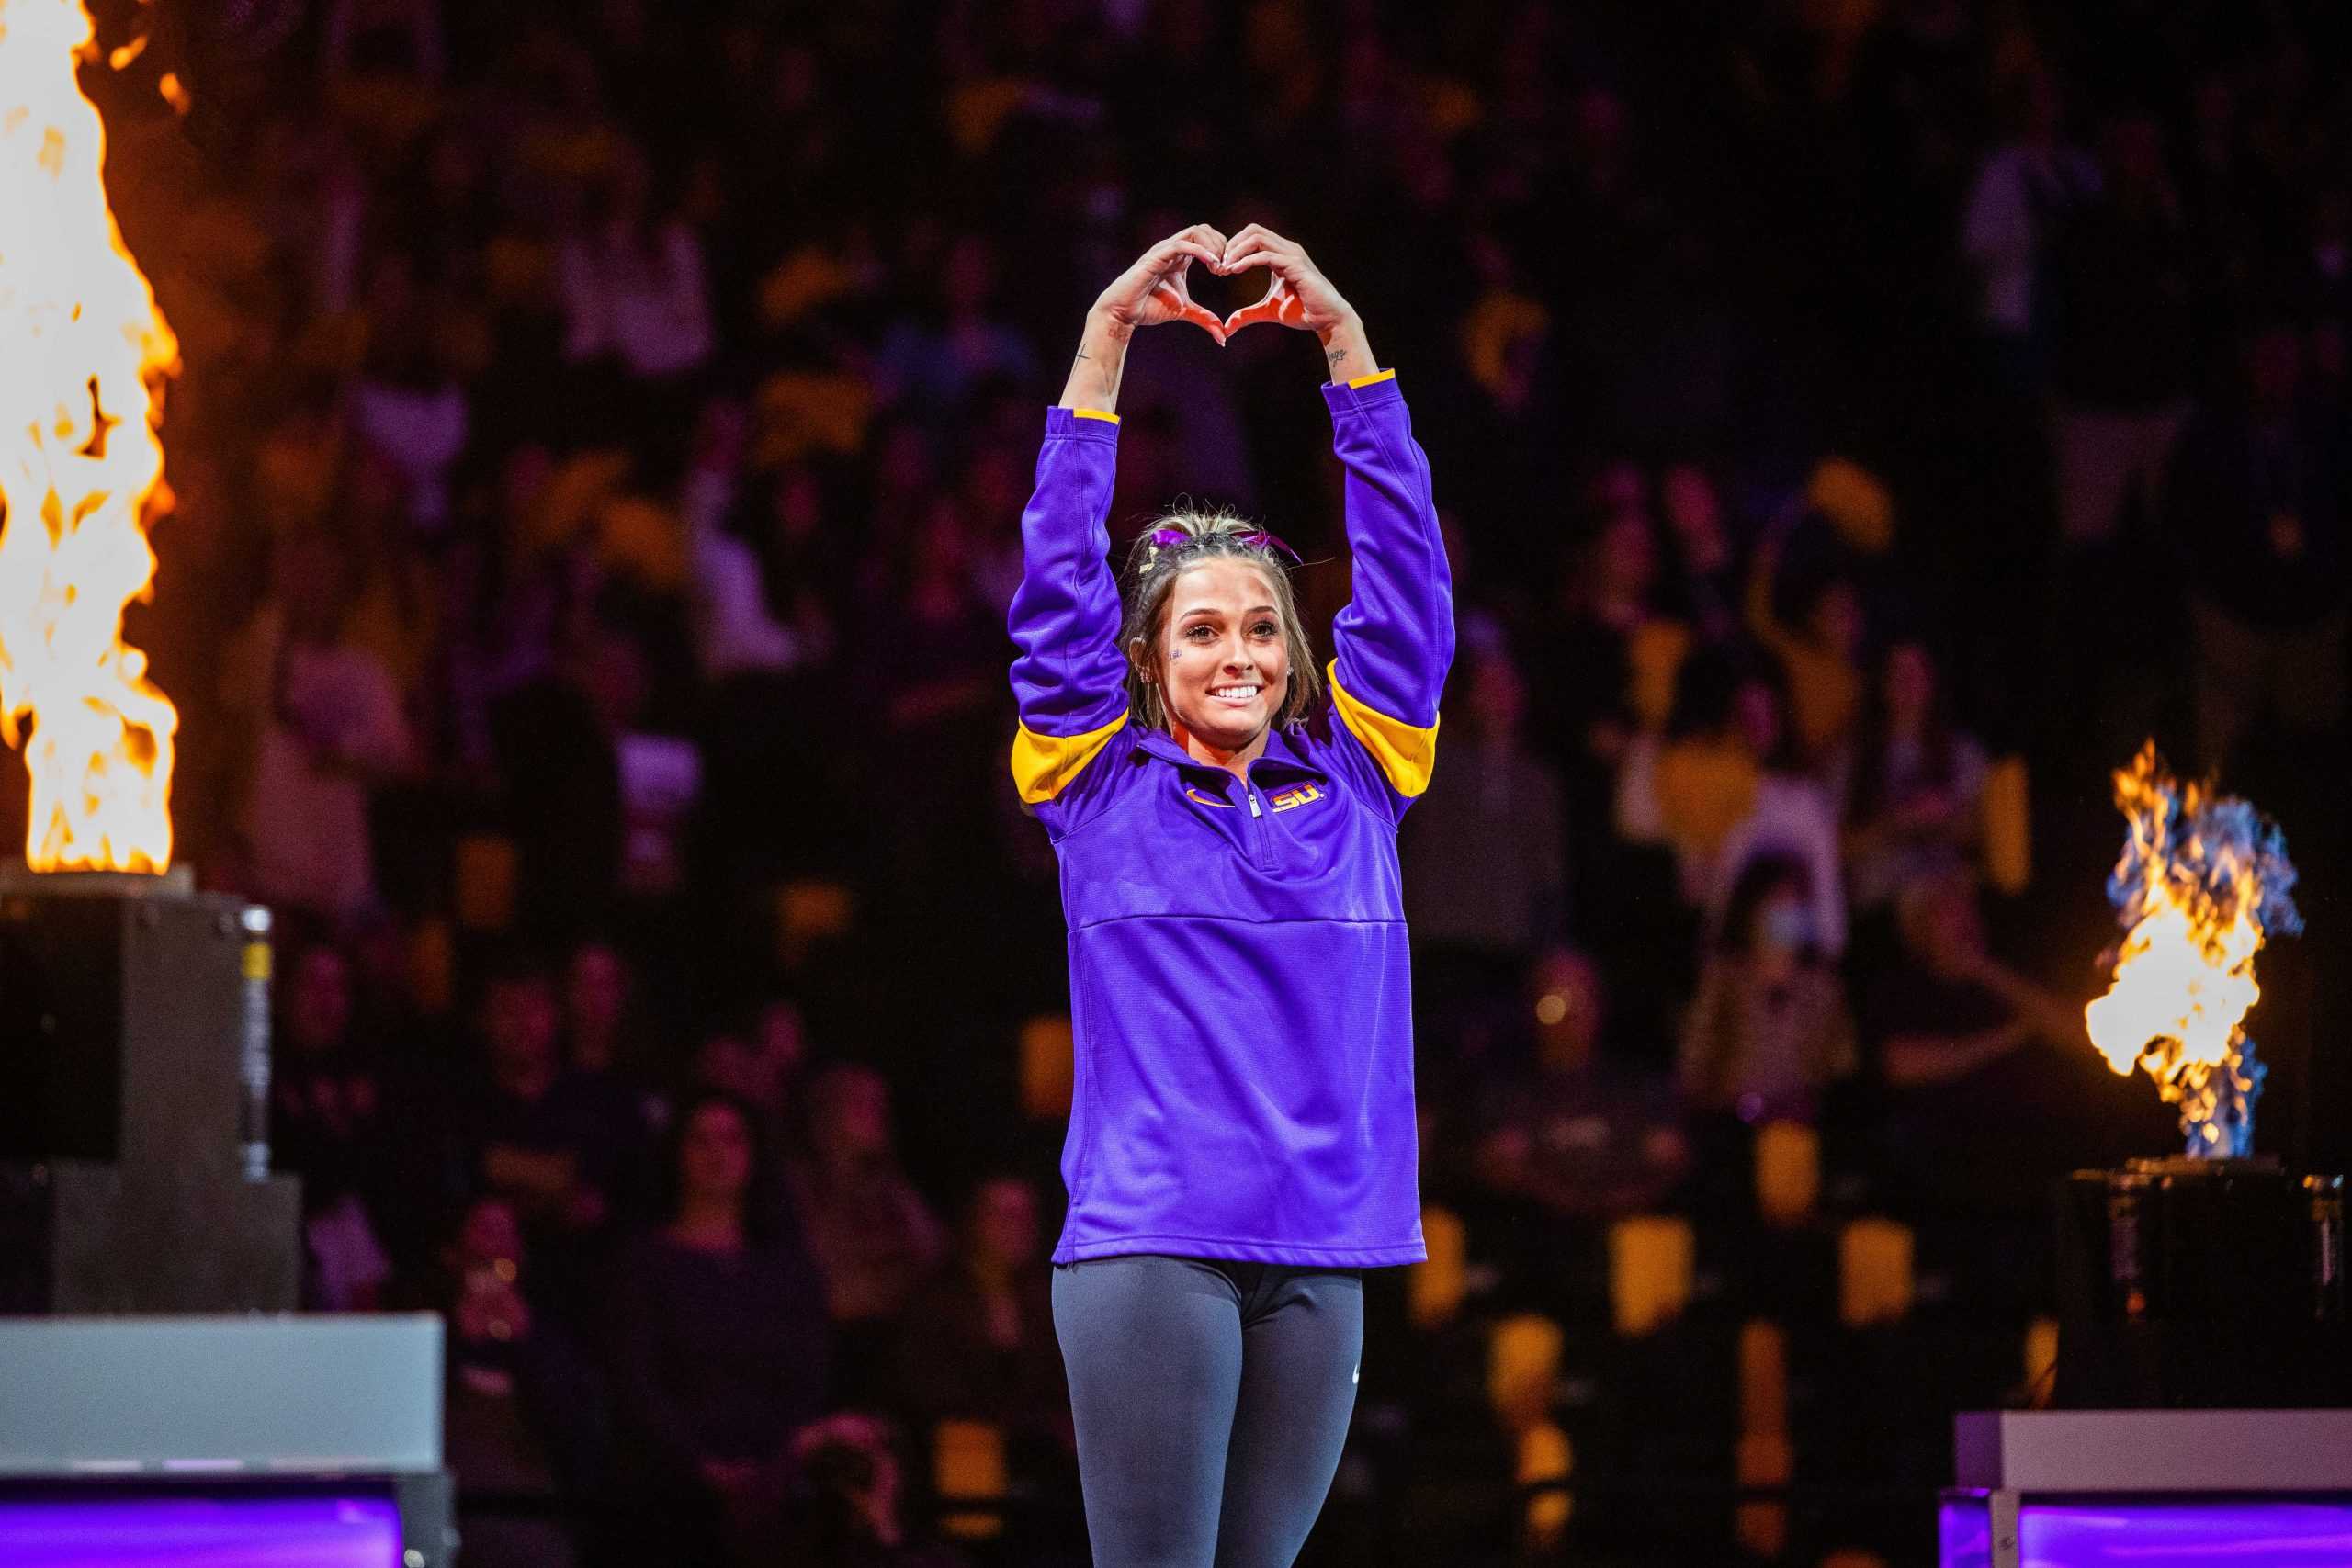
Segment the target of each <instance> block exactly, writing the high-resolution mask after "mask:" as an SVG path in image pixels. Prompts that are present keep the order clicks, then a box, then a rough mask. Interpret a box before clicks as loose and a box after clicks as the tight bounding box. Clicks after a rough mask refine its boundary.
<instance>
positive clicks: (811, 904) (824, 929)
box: [775, 879, 857, 969]
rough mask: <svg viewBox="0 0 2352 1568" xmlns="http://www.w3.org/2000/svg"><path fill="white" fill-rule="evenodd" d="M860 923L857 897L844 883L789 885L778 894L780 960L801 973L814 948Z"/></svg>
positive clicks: (777, 936)
mask: <svg viewBox="0 0 2352 1568" xmlns="http://www.w3.org/2000/svg"><path fill="white" fill-rule="evenodd" d="M856 921H857V895H856V894H854V893H853V892H851V891H850V890H849V889H848V888H846V887H844V886H842V885H841V884H840V883H838V882H821V881H816V880H813V879H809V880H803V881H798V882H787V883H786V884H785V885H784V886H781V887H779V888H777V889H776V894H775V934H776V953H777V956H778V957H779V958H781V959H782V960H783V961H784V966H785V967H786V968H787V969H797V968H798V967H800V964H801V961H802V960H803V959H805V958H806V957H808V955H809V948H810V947H812V946H813V945H815V944H816V943H817V942H820V941H823V940H825V939H826V938H829V937H837V936H841V935H842V934H844V933H845V932H847V931H849V929H850V928H851V927H852V926H853V925H854V924H855V923H856Z"/></svg>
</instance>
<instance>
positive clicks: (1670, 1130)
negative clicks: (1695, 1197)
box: [1476, 948, 1691, 1222]
mask: <svg viewBox="0 0 2352 1568" xmlns="http://www.w3.org/2000/svg"><path fill="white" fill-rule="evenodd" d="M1526 990H1527V992H1528V1002H1529V1006H1528V1009H1527V1012H1528V1016H1529V1017H1530V1018H1531V1019H1532V1021H1533V1026H1534V1027H1533V1036H1534V1040H1533V1044H1534V1050H1533V1060H1532V1062H1531V1063H1529V1064H1528V1065H1527V1066H1526V1067H1524V1068H1522V1069H1521V1071H1520V1072H1519V1073H1517V1074H1515V1075H1512V1076H1510V1077H1505V1078H1501V1079H1498V1080H1497V1081H1495V1082H1493V1083H1491V1084H1489V1085H1488V1087H1487V1092H1486V1094H1485V1095H1484V1096H1483V1099H1484V1104H1483V1106H1482V1107H1481V1111H1480V1114H1479V1118H1478V1121H1479V1130H1478V1132H1477V1134H1476V1138H1477V1147H1478V1155H1477V1171H1478V1175H1479V1177H1480V1179H1482V1180H1483V1181H1484V1183H1485V1184H1486V1185H1487V1186H1488V1187H1491V1188H1493V1189H1494V1190H1497V1191H1498V1192H1500V1193H1504V1194H1507V1195H1514V1196H1518V1197H1522V1198H1526V1199H1529V1200H1532V1201H1534V1202H1535V1203H1537V1204H1538V1205H1540V1206H1541V1207H1542V1208H1544V1210H1546V1211H1547V1212H1549V1213H1551V1214H1553V1215H1555V1216H1556V1217H1558V1218H1560V1219H1565V1220H1570V1221H1588V1222H1589V1221H1605V1220H1609V1219H1613V1218H1616V1217H1618V1216H1620V1215H1623V1214H1629V1213H1640V1212H1641V1211H1643V1210H1646V1209H1654V1208H1656V1207H1657V1206H1658V1205H1659V1204H1660V1203H1661V1202H1663V1201H1665V1200H1666V1198H1667V1196H1668V1193H1670V1192H1672V1191H1673V1190H1674V1188H1675V1187H1676V1185H1677V1184H1678V1183H1679V1181H1680V1180H1681V1179H1682V1178H1683V1176H1684V1174H1685V1173H1686V1172H1687V1170H1688V1168H1689V1165H1690V1160H1691V1149H1690V1145H1689V1144H1688V1142H1687V1141H1686V1140H1685V1139H1684V1137H1683V1134H1682V1131H1681V1120H1682V1117H1681V1106H1680V1103H1679V1098H1678V1096H1677V1094H1676V1092H1675V1088H1674V1085H1673V1083H1672V1082H1671V1081H1670V1080H1668V1079H1667V1078H1665V1077H1662V1076H1657V1075H1653V1074H1652V1073H1649V1072H1647V1071H1645V1069H1644V1068H1642V1067H1641V1066H1636V1065H1635V1063H1636V1062H1638V1061H1639V1060H1640V1055H1641V1054H1639V1053H1635V1052H1634V1051H1632V1050H1630V1049H1628V1048H1625V1047H1623V1046H1622V1045H1619V1046H1613V1047H1612V1046H1611V1044H1610V1043H1609V1040H1608V1035H1609V1029H1610V1019H1609V1011H1608V1001H1607V991H1606V987H1605V986H1604V984H1603V982H1602V979H1601V976H1600V969H1599V968H1598V967H1597V966H1595V964H1593V962H1592V960H1591V959H1589V958H1588V957H1586V956H1585V955H1584V954H1583V953H1577V952H1576V951H1574V950H1572V949H1568V948H1555V949H1553V950H1552V951H1550V952H1548V953H1544V955H1543V956H1542V957H1540V958H1539V959H1537V960H1536V961H1535V963H1534V964H1533V965H1532V968H1531V969H1530V970H1529V973H1528V977H1527V981H1526Z"/></svg>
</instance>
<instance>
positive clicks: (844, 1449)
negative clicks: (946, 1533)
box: [771, 1411, 965, 1568]
mask: <svg viewBox="0 0 2352 1568" xmlns="http://www.w3.org/2000/svg"><path fill="white" fill-rule="evenodd" d="M898 1450H899V1435H898V1433H897V1432H896V1431H894V1430H893V1429H892V1427H891V1426H890V1424H889V1423H888V1422H887V1421H885V1420H882V1419H881V1418H879V1417H877V1416H870V1415H865V1414H863V1413H860V1412H855V1411H843V1412H842V1413H840V1414H838V1415H834V1416H827V1417H826V1418H825V1419H823V1420H821V1421H818V1422H815V1423H813V1424H811V1425H810V1426H809V1427H804V1428H803V1429H802V1430H801V1432H800V1434H799V1436H798V1437H797V1438H796V1439H795V1441H794V1443H793V1458H794V1460H795V1461H796V1462H797V1464H798V1465H799V1466H800V1468H801V1470H802V1472H804V1473H805V1474H806V1475H807V1476H808V1478H809V1493H810V1496H809V1501H808V1502H807V1503H806V1504H805V1505H804V1506H802V1507H801V1508H800V1509H799V1511H798V1513H797V1517H795V1518H794V1519H793V1521H792V1524H791V1529H790V1532H789V1535H788V1537H787V1540H788V1545H787V1547H786V1551H785V1553H784V1555H782V1556H781V1557H778V1558H775V1559H771V1561H775V1562H823V1563H828V1564H839V1565H840V1568H963V1564H964V1562H965V1559H964V1556H963V1554H962V1553H960V1552H958V1551H955V1550H954V1549H952V1548H950V1547H946V1546H943V1545H941V1544H940V1543H939V1542H937V1541H935V1540H931V1539H930V1538H929V1537H928V1536H926V1535H925V1534H923V1533H922V1532H921V1531H919V1530H915V1529H910V1528H909V1526H908V1524H907V1522H906V1519H905V1516H904V1512H903V1507H904V1504H903V1498H904V1495H905V1490H906V1488H905V1482H904V1480H903V1479H902V1477H903V1475H904V1467H903V1465H902V1464H901V1462H900V1461H899V1452H898Z"/></svg>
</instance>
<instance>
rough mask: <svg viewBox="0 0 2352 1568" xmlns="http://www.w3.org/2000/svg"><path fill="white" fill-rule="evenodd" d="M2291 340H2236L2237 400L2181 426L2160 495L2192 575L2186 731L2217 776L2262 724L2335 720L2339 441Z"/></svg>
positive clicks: (2324, 725)
mask: <svg viewBox="0 0 2352 1568" xmlns="http://www.w3.org/2000/svg"><path fill="white" fill-rule="evenodd" d="M2301 358H2302V338H2301V334H2300V333H2299V332H2298V331H2297V330H2296V328H2295V326H2294V324H2293V323H2291V322H2289V321H2270V322H2267V323H2266V324H2265V325H2263V326H2262V327H2261V328H2260V329H2259V330H2257V331H2256V332H2254V333H2251V334H2249V335H2248V337H2247V338H2246V340H2245V344H2244V369H2245V376H2244V380H2243V388H2242V390H2241V392H2240V393H2239V395H2238V396H2236V397H2233V398H2231V399H2229V400H2226V401H2224V402H2223V403H2222V404H2221V405H2220V406H2218V407H2216V408H2214V409H2212V410H2211V411H2210V412H2206V413H2203V414H2200V415H2199V416H2198V417H2197V418H2196V419H2195V420H2193V421H2191V422H2190V423H2189V426H2188V429H2187V430H2186V431H2185V432H2184V433H2183V434H2182V435H2181V439H2180V449H2179V451H2178V453H2177V456H2176V459H2175V464H2174V469H2173V475H2174V478H2173V483H2172V486H2171V488H2170V489H2169V491H2167V496H2166V499H2167V502H2168V503H2169V506H2170V511H2171V517H2170V526H2171V532H2172V536H2173V538H2174V540H2175V542H2176V547H2177V549H2178V550H2179V551H2180V553H2181V558H2182V563H2183V566H2184V568H2185V569H2186V570H2187V572H2188V581H2189V582H2190V583H2191V584H2192V587H2191V589H2190V592H2189V625H2190V627H2191V630H2192V631H2193V632H2194V634H2195V638H2196V650H2197V661H2196V677H2195V679H2196V699H2197V733H2198V745H2199V751H2200V752H2201V754H2202V755H2203V757H2204V758H2205V762H2206V766H2207V767H2208V768H2209V769H2211V770H2215V771H2218V770H2220V769H2221V768H2222V767H2224V766H2226V765H2227V764H2228V763H2229V761H2231V760H2232V758H2233V755H2234V754H2235V752H2236V750H2237V749H2238V746H2239V743H2240V742H2241V741H2243V740H2244V739H2245V737H2246V735H2247V734H2248V732H2249V731H2250V730H2251V729H2252V728H2254V727H2255V726H2256V724H2258V723H2260V722H2262V721H2264V720H2265V719H2269V720H2273V721H2275V722H2277V723H2278V724H2281V725H2283V726H2285V727H2286V728H2288V729H2290V731H2291V732H2293V733H2295V734H2296V735H2299V736H2310V735H2313V734H2321V733H2327V732H2332V731H2335V730H2337V729H2339V728H2341V727H2342V726H2343V723H2344V719H2345V714H2346V699H2345V693H2346V649H2347V647H2352V633H2347V628H2348V627H2352V608H2347V605H2348V604H2352V573H2347V571H2346V547H2347V544H2348V543H2352V538H2347V525H2346V515H2345V506H2346V500H2345V491H2346V459H2347V446H2346V438H2345V434H2344V431H2343V426H2342V422H2341V419H2340V417H2332V416H2331V412H2330V411H2328V410H2325V409H2323V408H2315V407H2313V406H2312V404H2311V403H2310V402H2308V401H2307V400H2304V398H2303V397H2302V396H2301V381H2302V366H2301Z"/></svg>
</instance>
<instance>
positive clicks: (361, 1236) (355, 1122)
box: [269, 940, 394, 1312]
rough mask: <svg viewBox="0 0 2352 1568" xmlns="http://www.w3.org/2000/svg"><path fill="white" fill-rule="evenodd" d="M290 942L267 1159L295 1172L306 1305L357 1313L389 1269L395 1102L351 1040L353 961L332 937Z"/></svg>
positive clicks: (386, 1277)
mask: <svg viewBox="0 0 2352 1568" xmlns="http://www.w3.org/2000/svg"><path fill="white" fill-rule="evenodd" d="M288 946H289V953H288V958H287V962H286V964H285V969H284V976H285V977H284V979H283V980H282V981H281V982H280V984H279V987H278V993H277V994H278V998H279V1006H278V1015H277V1036H276V1037H277V1040H278V1041H279V1042H280V1043H281V1048H280V1050H279V1051H278V1053H277V1061H276V1063H275V1065H274V1066H273V1068H272V1071H271V1075H270V1117H269V1147H270V1156H271V1159H272V1161H273V1163H274V1164H275V1165H276V1166H277V1168H278V1169H280V1170H285V1171H291V1172H293V1173H294V1174H295V1175H297V1176H300V1178H301V1179H302V1213H303V1224H302V1234H303V1239H304V1242H305V1244H306V1245H307V1247H308V1248H309V1263H310V1268H309V1278H308V1281H307V1285H306V1288H305V1290H304V1292H303V1298H304V1301H305V1303H306V1304H309V1305H311V1306H314V1307H316V1308H318V1309H319V1310H321V1311H326V1312H352V1311H357V1310H362V1309H365V1308H368V1307H372V1306H374V1305H375V1304H376V1301H377V1297H378V1294H379V1292H381V1291H382V1290H383V1288H384V1287H385V1285H386V1284H387V1283H388V1282H389V1281H390V1279H391V1274H392V1266H391V1259H390V1257H388V1256H387V1255H386V1252H385V1248H384V1245H383V1240H382V1225H381V1223H380V1221H379V1214H380V1213H382V1212H383V1211H384V1210H385V1209H386V1207H387V1205H388V1204H389V1203H390V1201H391V1200H392V1198H393V1191H392V1182H391V1175H392V1158H391V1139H392V1136H393V1116H394V1107H393V1106H392V1104H391V1103H390V1099H391V1097H390V1094H389V1093H388V1092H387V1089H386V1086H385V1082H384V1075H383V1072H382V1069H381V1067H380V1066H379V1064H378V1063H376V1062H375V1061H374V1060H372V1059H371V1058H370V1056H369V1055H368V1054H367V1053H366V1052H365V1051H363V1050H362V1049H361V1047H360V1046H359V1045H358V1043H356V1041H355V1040H354V1038H353V1021H352V1009H353V995H352V973H351V960H350V959H349V957H348V956H347V955H345V953H344V952H343V951H342V950H341V949H339V948H337V947H336V946H335V945H334V943H332V942H325V941H319V940H313V941H311V942H303V943H299V944H288Z"/></svg>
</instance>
